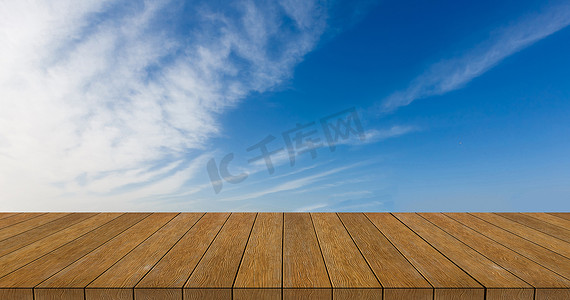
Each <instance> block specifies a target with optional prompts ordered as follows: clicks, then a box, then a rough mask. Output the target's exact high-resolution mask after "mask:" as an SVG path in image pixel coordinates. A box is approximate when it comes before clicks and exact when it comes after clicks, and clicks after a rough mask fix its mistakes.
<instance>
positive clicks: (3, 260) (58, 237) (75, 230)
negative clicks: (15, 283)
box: [0, 213, 121, 277]
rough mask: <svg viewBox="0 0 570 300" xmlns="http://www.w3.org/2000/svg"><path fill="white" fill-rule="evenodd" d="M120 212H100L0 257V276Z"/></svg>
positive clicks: (112, 218)
mask: <svg viewBox="0 0 570 300" xmlns="http://www.w3.org/2000/svg"><path fill="white" fill-rule="evenodd" d="M120 215H121V214H118V213H101V214H98V215H96V216H94V217H92V218H89V219H87V220H84V221H82V222H79V223H78V224H75V225H72V226H70V227H68V228H66V229H64V230H62V231H59V232H57V233H55V234H53V235H51V236H49V237H47V238H44V239H41V240H38V241H36V242H34V243H32V244H30V245H27V246H25V247H23V248H20V249H18V250H17V251H14V252H11V253H10V254H7V255H5V256H2V257H0V277H2V276H4V275H6V274H8V273H10V272H12V271H14V270H16V269H18V268H20V267H22V266H24V265H26V264H28V263H30V262H32V261H34V260H35V259H37V258H39V257H41V256H43V255H46V254H48V253H49V252H51V251H53V250H55V249H57V248H59V247H61V246H63V245H65V244H67V243H69V242H71V241H73V240H75V239H76V238H78V237H80V236H82V235H84V234H86V233H88V232H90V231H93V230H95V229H97V228H98V227H99V226H101V225H103V224H105V223H108V222H110V221H111V220H114V219H116V218H117V217H119V216H120Z"/></svg>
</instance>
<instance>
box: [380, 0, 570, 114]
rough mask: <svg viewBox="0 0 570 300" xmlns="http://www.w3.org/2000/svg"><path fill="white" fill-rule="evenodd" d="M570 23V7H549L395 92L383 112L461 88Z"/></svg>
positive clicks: (569, 5)
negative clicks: (507, 58)
mask: <svg viewBox="0 0 570 300" xmlns="http://www.w3.org/2000/svg"><path fill="white" fill-rule="evenodd" d="M569 24H570V4H569V3H568V2H565V3H563V4H559V5H555V6H551V7H548V8H547V9H546V10H544V11H543V12H541V13H540V14H538V15H534V16H532V17H527V18H524V19H522V20H519V21H518V22H516V23H515V24H513V25H511V26H508V27H506V28H503V29H500V30H498V31H497V32H496V33H495V34H493V37H492V38H491V39H489V40H487V41H485V42H484V43H482V44H480V45H479V46H477V47H475V48H474V49H473V50H471V51H469V52H467V53H466V54H465V55H463V56H460V57H456V58H452V59H448V60H444V61H441V62H439V63H436V64H434V65H433V66H431V67H430V68H429V69H428V70H427V71H426V72H425V73H423V74H421V75H420V76H418V77H417V78H415V79H414V80H413V81H412V82H411V83H410V85H409V86H408V88H406V89H405V90H403V91H399V92H396V93H393V94H392V95H390V96H389V97H387V98H386V99H384V101H383V102H382V103H381V104H380V110H381V111H383V112H389V111H393V110H395V109H396V108H398V107H401V106H406V105H408V104H410V103H412V102H413V101H414V100H417V99H422V98H426V97H430V96H436V95H442V94H445V93H447V92H450V91H453V90H456V89H459V88H461V87H463V86H465V84H467V83H468V82H470V81H471V80H472V79H474V78H476V77H478V76H480V75H481V74H483V73H485V72H486V71H487V70H489V69H491V68H492V67H493V66H495V65H497V64H498V63H499V62H501V61H502V60H503V59H505V58H506V57H508V56H510V55H512V54H514V53H516V52H518V51H520V50H522V49H524V48H526V47H528V46H530V45H532V44H534V43H536V42H537V41H539V40H541V39H543V38H545V37H547V36H549V35H551V34H553V33H555V32H557V31H559V30H561V29H563V28H565V27H566V26H568V25H569Z"/></svg>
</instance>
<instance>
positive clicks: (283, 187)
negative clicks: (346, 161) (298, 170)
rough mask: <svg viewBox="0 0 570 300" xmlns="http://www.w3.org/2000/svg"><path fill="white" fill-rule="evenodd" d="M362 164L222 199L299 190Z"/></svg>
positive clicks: (234, 199) (249, 197)
mask: <svg viewBox="0 0 570 300" xmlns="http://www.w3.org/2000/svg"><path fill="white" fill-rule="evenodd" d="M360 165H362V164H361V163H356V164H351V165H348V166H343V167H338V168H334V169H331V170H328V171H324V172H320V173H317V174H313V175H308V176H305V177H301V178H297V179H292V180H288V181H286V182H284V183H281V184H278V185H276V186H273V187H270V188H266V189H262V190H259V191H256V192H251V193H246V194H242V195H239V196H234V197H227V198H224V199H223V200H221V201H242V200H252V199H256V198H259V197H262V196H266V195H269V194H273V193H279V192H285V191H293V190H297V189H299V188H302V187H305V186H307V185H309V184H312V183H315V182H317V181H319V180H321V179H323V178H325V177H327V176H330V175H333V174H336V173H339V172H341V171H345V170H348V169H351V168H354V167H356V166H360Z"/></svg>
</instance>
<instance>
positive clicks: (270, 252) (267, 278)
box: [234, 213, 283, 299]
mask: <svg viewBox="0 0 570 300" xmlns="http://www.w3.org/2000/svg"><path fill="white" fill-rule="evenodd" d="M282 241H283V214H282V213H259V214H258V215H257V218H256V220H255V224H254V225H253V230H252V231H251V236H250V237H249V242H248V243H247V247H246V249H245V253H244V255H243V260H242V262H241V265H240V268H239V271H238V273H237V277H236V280H235V283H234V288H235V289H245V290H243V291H240V292H239V293H237V294H238V295H239V296H240V297H242V298H247V297H249V299H253V298H258V297H260V296H261V295H266V294H267V297H269V298H273V297H274V296H272V295H273V294H274V291H275V290H278V291H279V297H281V281H282V278H281V276H282V273H283V272H282V265H283V261H282V260H281V255H282V250H283V245H282ZM276 288H277V289H276ZM260 289H272V291H273V292H272V291H270V292H267V293H265V292H263V291H260ZM248 292H250V293H251V295H250V296H247V293H248ZM234 295H236V293H234ZM264 297H265V296H264Z"/></svg>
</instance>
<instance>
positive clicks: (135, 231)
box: [34, 213, 177, 300]
mask: <svg viewBox="0 0 570 300" xmlns="http://www.w3.org/2000/svg"><path fill="white" fill-rule="evenodd" d="M176 215H177V213H154V214H152V215H150V216H148V217H146V218H144V219H143V220H141V221H140V222H138V223H137V224H135V225H133V226H131V227H130V228H128V229H127V230H125V231H123V232H122V233H120V234H119V235H117V236H116V237H114V238H113V239H111V240H109V241H108V242H106V243H105V244H104V245H101V246H100V247H98V248H97V249H95V250H93V251H92V252H90V253H89V254H87V255H85V256H83V257H82V258H80V259H78V260H77V261H75V262H73V263H72V264H70V265H69V266H67V267H66V268H64V269H63V270H61V271H59V272H58V273H57V274H54V275H53V276H51V277H50V278H49V279H47V280H45V281H43V282H42V283H41V284H39V285H37V286H36V287H35V289H34V291H35V292H34V293H35V295H36V298H37V299H42V298H41V297H40V296H39V295H42V297H45V298H46V299H52V298H54V299H55V298H56V296H55V295H58V294H60V293H64V291H62V290H70V292H69V293H70V295H76V294H77V293H72V292H71V291H75V290H77V289H80V290H81V291H82V292H81V295H80V296H81V297H79V298H76V297H75V296H74V298H71V297H67V299H77V300H81V299H83V298H84V294H83V288H85V287H86V286H87V285H88V284H89V283H90V282H92V281H93V280H94V279H96V278H97V277H98V276H99V275H101V274H102V273H103V272H105V270H107V269H108V268H109V267H110V266H112V265H113V264H114V263H115V262H117V261H118V260H119V259H121V258H122V257H124V256H125V255H126V254H127V253H128V252H129V251H131V250H132V249H134V248H135V247H136V246H137V245H139V244H140V243H142V242H143V241H144V240H145V239H147V238H148V237H149V236H151V235H152V234H153V233H154V232H156V231H157V230H158V229H159V228H161V227H162V226H164V225H165V224H166V223H167V222H169V221H170V220H172V219H173V218H174V217H175V216H176Z"/></svg>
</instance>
